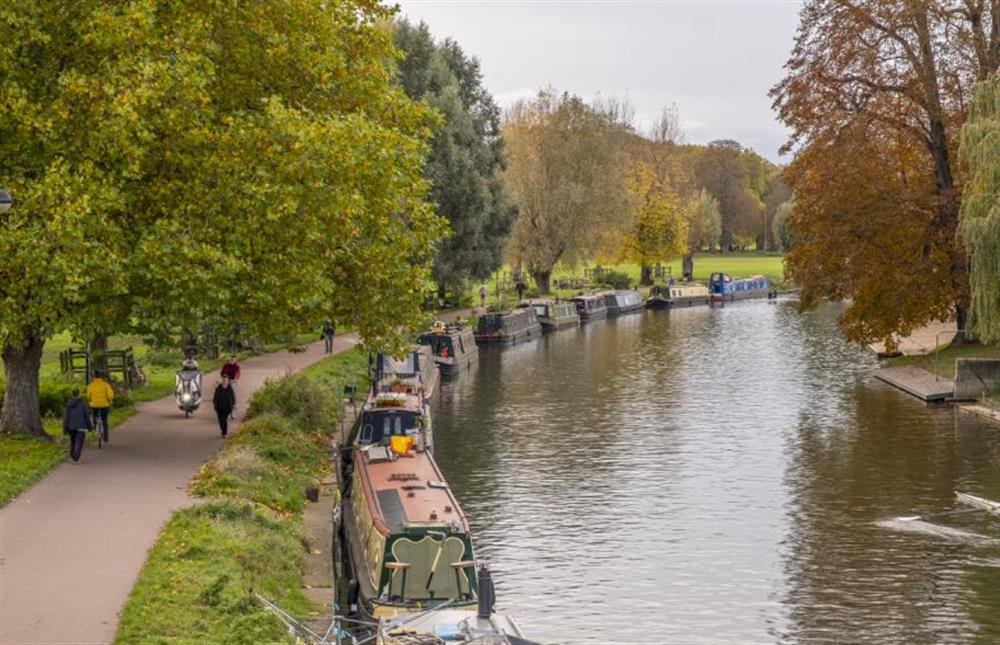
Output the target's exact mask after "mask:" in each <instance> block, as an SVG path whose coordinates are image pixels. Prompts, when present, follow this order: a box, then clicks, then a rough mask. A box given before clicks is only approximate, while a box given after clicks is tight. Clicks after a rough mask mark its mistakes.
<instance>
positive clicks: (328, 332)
mask: <svg viewBox="0 0 1000 645" xmlns="http://www.w3.org/2000/svg"><path fill="white" fill-rule="evenodd" d="M336 335H337V327H336V326H335V325H334V324H333V322H332V321H329V320H328V321H326V322H325V323H323V333H322V334H321V337H322V338H323V353H324V354H332V353H333V337H334V336H336Z"/></svg>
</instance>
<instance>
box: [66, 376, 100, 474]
mask: <svg viewBox="0 0 1000 645" xmlns="http://www.w3.org/2000/svg"><path fill="white" fill-rule="evenodd" d="M92 427H93V426H91V424H90V408H88V407H87V402H86V401H84V400H83V399H82V398H80V390H79V389H78V388H73V396H71V397H70V398H69V400H68V401H66V411H65V412H64V413H63V434H65V435H68V436H69V456H70V457H71V458H72V459H73V461H74V462H78V461H80V453H82V452H83V440H84V439H85V438H86V436H87V431H88V430H90V429H91V428H92Z"/></svg>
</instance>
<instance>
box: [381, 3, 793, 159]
mask: <svg viewBox="0 0 1000 645" xmlns="http://www.w3.org/2000/svg"><path fill="white" fill-rule="evenodd" d="M398 4H399V5H400V8H401V14H402V15H404V16H406V17H408V18H409V19H410V20H411V21H413V22H418V21H420V20H423V21H424V22H426V23H427V24H428V26H429V27H430V29H431V32H432V33H433V34H434V36H435V37H436V38H445V37H450V38H452V39H454V40H455V41H457V42H458V43H459V45H461V47H462V49H463V50H464V51H465V52H466V54H469V55H472V56H475V57H476V58H478V59H479V61H480V64H481V66H482V72H483V79H484V81H485V84H486V87H487V88H488V89H489V90H490V92H491V93H492V94H493V96H494V98H495V99H496V100H497V102H498V103H499V104H500V105H501V107H507V106H509V105H510V104H511V103H513V102H514V101H516V100H518V99H522V98H530V97H531V96H533V95H534V94H536V93H537V92H538V90H539V89H541V88H543V87H546V86H552V87H554V88H555V89H557V90H559V91H568V92H571V93H574V94H577V95H579V96H581V97H583V98H585V99H593V98H595V97H596V96H598V95H601V96H614V97H627V98H628V99H629V100H630V102H631V103H632V104H633V105H634V106H635V110H636V119H635V120H636V124H637V126H638V127H639V129H642V130H645V129H646V128H648V126H649V124H651V123H652V121H653V120H654V119H655V118H656V117H657V116H658V115H659V113H660V111H661V109H662V108H663V107H665V106H670V105H676V106H677V110H678V112H679V114H680V121H681V126H682V129H683V131H684V140H685V141H686V142H687V143H707V142H709V141H712V140H715V139H735V140H736V141H739V142H740V143H742V144H743V145H744V146H748V147H750V148H753V149H754V150H756V151H757V152H758V153H759V154H761V155H763V156H765V157H767V158H768V159H771V160H772V161H775V162H782V163H784V162H787V161H789V160H790V159H789V158H788V157H787V156H786V157H779V156H778V148H780V147H781V145H782V144H783V143H784V142H785V139H786V136H787V133H786V130H785V129H784V127H783V126H782V125H781V124H780V123H779V122H778V120H777V118H776V115H775V114H774V112H773V111H772V110H771V100H770V99H769V98H768V97H767V92H768V89H769V88H770V87H771V86H772V85H774V84H775V83H776V82H778V81H779V80H780V79H781V77H782V72H783V70H782V66H783V65H784V64H785V61H787V60H788V55H789V53H790V52H791V48H792V44H793V38H794V36H795V28H796V25H797V22H798V11H799V7H800V2H799V0H770V1H767V0H745V1H739V0H730V1H715V0H703V1H701V2H697V1H670V0H655V1H630V0H621V1H617V2H616V1H613V0H611V1H609V0H601V1H586V0H548V1H543V0H403V1H400V2H398Z"/></svg>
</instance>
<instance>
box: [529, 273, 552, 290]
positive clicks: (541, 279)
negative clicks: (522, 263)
mask: <svg viewBox="0 0 1000 645" xmlns="http://www.w3.org/2000/svg"><path fill="white" fill-rule="evenodd" d="M531 277H532V278H534V280H535V284H537V285H538V293H540V294H547V293H548V292H549V279H550V278H551V277H552V272H551V271H532V272H531Z"/></svg>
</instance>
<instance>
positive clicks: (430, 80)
mask: <svg viewBox="0 0 1000 645" xmlns="http://www.w3.org/2000/svg"><path fill="white" fill-rule="evenodd" d="M393 39H394V42H395V44H396V46H397V47H398V48H399V49H400V50H401V51H402V58H401V60H400V61H399V65H398V71H397V78H398V80H399V83H400V84H401V85H402V86H403V88H404V89H405V90H406V93H407V95H408V96H410V97H411V98H413V99H416V100H425V101H427V103H428V104H429V105H430V106H431V107H433V108H434V109H435V110H437V112H438V113H439V114H440V115H441V125H440V127H439V128H438V129H437V130H436V131H435V133H434V138H433V140H432V142H431V146H432V147H431V152H430V154H429V155H428V157H427V160H426V162H425V164H424V169H423V172H424V176H425V177H426V178H427V179H428V181H430V184H431V189H430V194H429V198H430V199H431V201H433V202H434V204H435V205H436V206H437V212H438V213H439V214H440V215H442V216H444V217H445V218H446V219H447V220H448V223H449V225H450V227H451V231H452V235H451V236H450V237H449V239H447V240H445V241H443V242H442V243H441V245H440V248H439V251H438V255H437V257H436V258H435V261H434V267H433V270H432V275H433V277H434V280H435V282H436V283H437V285H438V292H439V296H441V297H444V295H445V292H446V290H447V289H448V288H453V289H460V288H461V287H462V286H463V285H464V284H466V283H467V282H468V281H469V280H470V279H484V278H486V277H488V276H489V275H491V274H492V273H493V272H494V271H495V270H496V269H497V268H498V267H499V266H500V265H501V263H502V262H503V252H504V247H505V245H506V242H507V237H508V236H509V234H510V230H511V228H512V226H513V224H514V220H515V218H516V214H517V211H516V209H515V207H514V205H513V202H512V201H511V199H510V197H509V195H508V194H507V191H506V188H505V186H504V183H503V175H502V173H503V169H504V165H505V161H504V150H503V139H502V138H501V136H500V109H499V108H498V107H497V105H496V103H495V102H494V100H493V97H492V96H491V95H490V94H489V92H487V91H486V88H485V87H483V81H482V73H481V72H480V70H479V61H477V60H476V59H474V58H470V57H468V56H466V55H465V53H464V52H463V51H462V49H461V48H460V47H459V46H458V44H457V43H455V42H454V41H452V40H445V41H444V42H442V43H435V42H434V39H433V37H432V36H431V33H430V30H429V29H428V28H427V25H425V24H423V23H420V24H419V25H412V24H410V23H408V22H406V21H398V22H396V24H395V26H394V30H393Z"/></svg>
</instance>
